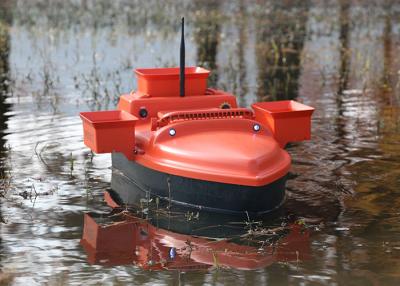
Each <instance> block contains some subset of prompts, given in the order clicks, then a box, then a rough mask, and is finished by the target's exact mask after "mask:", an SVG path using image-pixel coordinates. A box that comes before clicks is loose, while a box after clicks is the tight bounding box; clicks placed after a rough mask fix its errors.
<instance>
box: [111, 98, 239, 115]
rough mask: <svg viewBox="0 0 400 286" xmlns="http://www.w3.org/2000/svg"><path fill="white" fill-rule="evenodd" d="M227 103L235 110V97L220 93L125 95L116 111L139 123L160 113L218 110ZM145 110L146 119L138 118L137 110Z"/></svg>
mask: <svg viewBox="0 0 400 286" xmlns="http://www.w3.org/2000/svg"><path fill="white" fill-rule="evenodd" d="M224 103H228V104H230V105H231V107H232V108H236V107H237V104H236V97H234V96H233V95H231V94H229V93H225V92H222V91H214V94H212V95H206V96H204V95H200V96H185V97H142V96H141V95H140V94H138V93H131V94H125V95H122V96H121V97H120V100H119V103H118V109H119V110H124V111H126V112H129V113H131V114H133V115H135V116H137V117H138V118H139V122H140V123H142V122H143V121H150V119H151V118H152V117H157V114H158V112H160V111H177V110H188V109H205V108H219V107H220V106H221V105H222V104H224ZM141 108H145V109H146V110H147V112H148V116H147V117H146V118H140V117H139V110H140V109H141Z"/></svg>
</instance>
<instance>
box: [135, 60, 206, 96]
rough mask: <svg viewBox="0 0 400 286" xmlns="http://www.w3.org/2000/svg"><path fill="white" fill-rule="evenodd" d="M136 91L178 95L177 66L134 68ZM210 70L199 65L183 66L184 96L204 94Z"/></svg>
mask: <svg viewBox="0 0 400 286" xmlns="http://www.w3.org/2000/svg"><path fill="white" fill-rule="evenodd" d="M135 73H136V77H137V81H138V92H139V93H141V94H147V95H149V96H152V97H172V96H179V68H146V69H136V70H135ZM209 74H210V71H208V70H206V69H204V68H201V67H186V68H185V96H192V95H205V91H206V88H207V78H208V75H209Z"/></svg>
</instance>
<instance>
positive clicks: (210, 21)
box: [194, 0, 221, 86]
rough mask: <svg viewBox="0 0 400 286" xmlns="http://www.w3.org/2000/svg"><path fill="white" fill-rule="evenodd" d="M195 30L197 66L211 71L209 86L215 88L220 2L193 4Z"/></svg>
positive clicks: (211, 1) (208, 1)
mask: <svg viewBox="0 0 400 286" xmlns="http://www.w3.org/2000/svg"><path fill="white" fill-rule="evenodd" d="M195 4H196V5H195V7H196V10H197V12H196V15H195V17H196V18H195V19H196V20H195V29H194V38H195V41H196V44H197V64H198V65H199V66H203V67H205V68H208V69H210V70H211V71H212V73H211V76H210V79H209V85H210V86H215V85H216V83H217V81H218V75H217V52H218V43H219V41H220V38H219V37H220V30H221V24H220V21H221V19H220V18H221V15H220V14H221V13H220V11H219V7H220V4H221V2H219V1H213V0H207V1H197V2H195Z"/></svg>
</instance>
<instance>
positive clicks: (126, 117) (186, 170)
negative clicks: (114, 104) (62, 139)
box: [80, 21, 314, 213]
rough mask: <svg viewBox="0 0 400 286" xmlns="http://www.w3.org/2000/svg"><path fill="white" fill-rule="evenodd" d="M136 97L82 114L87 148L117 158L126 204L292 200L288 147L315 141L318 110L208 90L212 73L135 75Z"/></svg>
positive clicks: (266, 207)
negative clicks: (241, 101)
mask: <svg viewBox="0 0 400 286" xmlns="http://www.w3.org/2000/svg"><path fill="white" fill-rule="evenodd" d="M135 73H136V77H137V80H138V88H137V91H135V92H131V93H130V94H124V95H122V96H121V97H120V100H119V104H118V109H117V110H112V111H95V112H82V113H81V114H80V116H81V118H82V120H83V130H84V143H85V145H86V146H88V147H89V148H90V149H91V150H92V151H94V152H96V153H112V167H113V176H112V182H111V188H112V189H113V190H114V192H115V194H116V195H117V197H118V199H119V201H120V202H121V203H124V204H135V203H137V202H138V201H139V200H140V198H147V199H149V198H152V197H159V198H160V199H165V200H167V201H169V202H172V203H175V204H180V205H185V206H189V207H195V208H198V209H205V210H210V211H218V212H225V213H243V212H246V211H247V212H249V213H265V212H268V211H271V210H273V209H275V208H277V207H279V206H280V205H281V204H282V202H283V200H284V197H285V182H286V174H287V173H288V171H289V168H290V157H289V155H288V153H287V152H286V151H285V150H284V149H283V148H284V147H285V145H286V144H287V143H288V142H298V141H303V140H307V139H310V129H311V128H310V127H311V115H312V113H313V111H314V109H313V108H312V107H309V106H306V105H304V104H301V103H298V102H296V101H292V100H287V101H275V102H258V103H255V104H253V105H252V106H251V107H252V110H251V109H248V108H240V107H238V106H237V102H236V97H235V96H234V95H232V94H229V93H227V92H224V91H221V90H217V89H211V88H207V78H208V75H209V73H210V72H209V71H208V70H206V69H204V68H201V67H185V66H184V40H183V21H182V41H181V65H180V68H153V69H136V71H135Z"/></svg>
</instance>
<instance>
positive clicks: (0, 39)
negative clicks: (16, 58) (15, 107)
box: [0, 1, 11, 179]
mask: <svg viewBox="0 0 400 286" xmlns="http://www.w3.org/2000/svg"><path fill="white" fill-rule="evenodd" d="M10 10H11V2H9V1H4V2H0V158H1V162H0V178H2V179H3V178H5V177H6V174H5V172H4V160H5V159H4V158H5V156H4V152H6V151H7V150H6V148H5V143H6V142H5V140H4V139H3V132H4V130H6V129H7V124H6V122H7V118H8V116H7V115H6V113H7V112H8V111H9V109H10V104H8V103H7V102H6V100H7V97H8V95H9V84H10V79H9V70H10V67H9V52H10V36H9V33H8V30H9V27H10V25H11V11H10Z"/></svg>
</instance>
